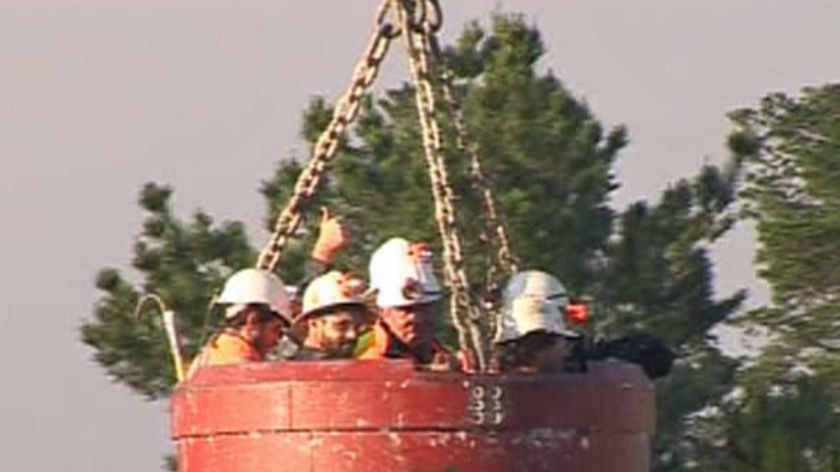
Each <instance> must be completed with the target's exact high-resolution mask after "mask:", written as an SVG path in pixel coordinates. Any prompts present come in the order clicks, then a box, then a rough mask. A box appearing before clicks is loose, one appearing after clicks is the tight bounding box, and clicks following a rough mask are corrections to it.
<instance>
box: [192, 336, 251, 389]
mask: <svg viewBox="0 0 840 472" xmlns="http://www.w3.org/2000/svg"><path fill="white" fill-rule="evenodd" d="M261 360H263V357H262V356H261V355H260V354H259V352H257V350H256V349H254V346H252V345H251V343H250V342H249V341H248V340H247V339H245V338H243V337H242V335H241V334H239V333H237V332H236V331H233V330H225V331H222V332H221V333H219V334H218V335H216V336H214V337H213V339H211V340H210V342H209V343H207V345H206V346H204V348H203V349H202V350H201V352H199V353H198V356H196V358H195V359H194V360H193V362H192V365H190V370H189V371H188V372H187V378H189V377H191V376H192V375H193V374H194V373H195V371H196V370H198V369H199V368H201V367H205V366H212V365H226V364H241V363H244V362H259V361H261Z"/></svg>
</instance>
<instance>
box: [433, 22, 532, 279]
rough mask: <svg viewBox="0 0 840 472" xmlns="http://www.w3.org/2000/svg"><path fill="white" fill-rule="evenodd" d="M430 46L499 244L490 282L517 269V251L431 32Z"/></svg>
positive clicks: (488, 234)
mask: <svg viewBox="0 0 840 472" xmlns="http://www.w3.org/2000/svg"><path fill="white" fill-rule="evenodd" d="M428 41H429V49H430V51H431V53H432V57H433V59H434V60H435V65H436V66H437V70H438V79H439V82H440V86H441V89H442V90H443V98H444V100H445V101H446V104H447V107H448V108H449V113H450V116H451V117H452V122H453V124H454V126H455V133H456V141H455V143H456V146H457V147H458V150H459V151H461V152H462V153H466V154H468V155H469V157H470V176H471V177H472V183H473V186H474V187H475V189H476V190H477V191H478V192H479V193H480V194H481V197H482V203H483V204H484V217H485V228H484V237H485V239H486V240H487V241H488V242H489V243H490V244H493V245H494V246H495V249H496V258H495V259H494V260H493V261H494V263H493V265H492V266H491V269H490V271H491V272H490V274H488V277H487V279H488V282H489V281H490V280H491V278H492V276H491V274H492V273H493V272H494V271H495V270H501V271H502V272H503V273H505V274H506V275H508V276H512V275H513V274H514V273H516V271H517V267H516V261H515V259H514V257H513V253H512V252H511V250H510V240H509V239H508V234H507V228H506V227H505V225H504V221H503V220H502V219H501V217H500V215H499V212H498V209H497V206H496V198H495V196H494V195H493V190H492V189H491V188H490V185H489V184H488V182H487V177H486V175H485V174H484V169H483V167H482V165H481V159H480V157H479V154H478V146H477V145H476V143H475V142H474V141H473V140H472V137H471V136H470V132H469V128H468V127H467V122H466V120H465V119H464V110H463V107H462V105H461V100H460V99H459V98H458V94H457V91H456V90H455V86H454V78H453V76H452V71H451V70H450V69H449V67H448V66H447V65H446V61H445V58H444V57H443V54H442V53H441V48H440V43H439V42H438V40H437V35H435V34H429V35H428Z"/></svg>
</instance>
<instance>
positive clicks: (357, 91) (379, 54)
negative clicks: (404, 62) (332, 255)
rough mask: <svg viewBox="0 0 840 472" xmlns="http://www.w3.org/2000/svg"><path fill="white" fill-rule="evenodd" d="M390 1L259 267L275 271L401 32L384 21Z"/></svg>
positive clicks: (385, 0)
mask: <svg viewBox="0 0 840 472" xmlns="http://www.w3.org/2000/svg"><path fill="white" fill-rule="evenodd" d="M392 1H393V0H383V2H382V4H381V5H380V7H379V10H378V11H377V14H376V31H374V33H373V34H372V35H371V39H370V41H369V42H368V46H367V49H366V50H365V53H364V55H363V56H362V58H361V59H360V60H359V62H358V63H357V64H356V68H355V70H354V72H353V78H352V80H351V82H350V87H349V88H348V89H347V91H346V92H345V94H344V96H342V97H341V99H340V100H339V101H338V103H337V104H336V107H335V109H334V110H333V117H332V120H331V121H330V123H329V125H327V128H326V129H325V130H324V131H323V132H322V133H321V135H320V136H319V137H318V141H316V143H315V147H314V149H313V152H312V157H311V159H310V160H309V163H308V164H307V166H306V168H305V169H304V170H303V172H301V174H300V176H299V177H298V180H297V182H296V183H295V188H294V191H293V193H292V195H291V197H290V198H289V200H288V202H286V206H285V207H284V208H283V210H282V211H281V212H280V216H279V217H278V218H277V222H276V224H275V226H274V232H273V233H272V235H271V238H270V239H269V241H268V243H267V244H266V246H265V248H264V249H263V250H262V252H261V253H260V257H259V260H258V261H257V267H258V268H261V269H268V270H274V269H275V268H276V267H277V263H278V262H279V261H280V255H281V253H282V252H283V248H284V247H285V245H286V243H287V241H288V240H289V238H290V237H291V236H292V235H294V233H295V231H297V229H298V227H299V226H300V222H301V218H302V212H303V210H304V209H305V208H306V206H307V205H308V204H309V202H311V201H312V197H313V196H314V195H315V192H316V191H317V190H318V187H319V185H320V183H321V180H322V178H323V174H324V171H325V170H326V168H327V165H328V164H329V163H330V162H331V161H332V159H333V158H334V156H335V152H336V150H337V149H338V146H339V143H340V140H341V137H342V136H343V135H344V132H345V131H346V129H347V126H348V125H349V124H350V123H352V122H353V120H354V119H355V118H356V116H357V115H358V114H359V108H360V107H361V103H362V97H363V96H364V95H365V93H366V92H367V91H368V90H369V89H370V87H371V85H372V84H373V82H374V81H375V80H376V77H377V76H378V75H379V69H380V66H381V64H382V60H383V59H384V58H385V55H386V54H387V53H388V49H389V47H390V44H391V40H393V39H394V38H395V37H397V36H399V35H400V33H401V30H400V29H399V28H398V27H395V26H394V25H393V24H392V23H390V22H389V21H388V20H387V17H388V14H389V12H390V11H391V7H392V6H393V4H392Z"/></svg>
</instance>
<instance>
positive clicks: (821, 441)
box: [729, 85, 840, 471]
mask: <svg viewBox="0 0 840 472" xmlns="http://www.w3.org/2000/svg"><path fill="white" fill-rule="evenodd" d="M730 118H731V119H732V121H733V123H734V124H735V129H734V131H733V132H732V134H731V136H730V139H729V143H730V147H731V149H732V151H733V152H734V153H735V154H736V155H737V156H738V157H739V159H741V160H742V161H743V162H744V167H745V169H746V182H745V184H744V188H743V198H744V205H745V209H744V215H745V216H746V217H747V218H750V219H752V220H753V221H754V222H755V224H756V228H757V230H758V240H759V250H758V255H757V262H758V265H759V274H760V276H761V277H762V278H763V279H765V280H766V281H767V282H768V283H769V285H770V287H771V295H772V302H771V303H770V305H769V306H766V307H762V308H760V309H757V310H754V311H752V312H750V313H749V314H748V316H746V317H745V318H744V320H743V321H742V322H743V323H744V324H746V325H758V326H761V327H763V328H765V329H766V330H767V331H768V332H769V335H770V337H771V339H772V342H771V344H770V345H769V347H768V348H767V349H765V351H764V352H763V353H762V355H761V356H760V357H759V359H758V360H757V362H755V364H754V365H752V366H751V367H750V368H749V369H746V370H745V371H744V372H743V373H742V374H741V376H740V377H741V379H740V381H741V383H742V384H743V385H745V387H746V391H747V392H748V396H747V400H746V406H745V407H744V408H743V410H741V411H738V412H737V414H736V415H735V416H734V418H735V421H734V423H733V428H734V430H733V432H732V436H731V442H732V444H733V447H734V448H735V449H734V450H735V452H736V455H737V457H738V459H739V460H740V464H741V465H740V468H737V469H736V470H739V471H740V470H750V471H752V470H756V471H758V470H761V471H764V470H766V471H770V470H792V471H837V470H840V461H838V449H840V438H838V436H837V434H836V431H837V430H838V428H837V411H838V408H840V396H838V394H837V392H838V391H840V367H838V366H840V324H838V323H837V319H838V315H840V298H838V296H840V85H826V86H823V87H819V88H806V89H804V90H803V93H802V94H801V96H799V97H790V96H787V95H784V94H772V95H769V96H767V97H765V98H764V99H763V100H762V101H761V103H760V104H759V106H758V107H757V108H756V109H743V110H738V111H735V112H733V113H732V114H731V115H730ZM768 391H770V392H776V393H773V394H768V393H767V392H768Z"/></svg>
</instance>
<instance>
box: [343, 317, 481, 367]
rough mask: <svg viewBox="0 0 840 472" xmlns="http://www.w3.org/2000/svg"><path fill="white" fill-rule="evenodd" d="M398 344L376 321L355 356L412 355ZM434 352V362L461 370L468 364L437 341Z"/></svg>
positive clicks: (378, 357)
mask: <svg viewBox="0 0 840 472" xmlns="http://www.w3.org/2000/svg"><path fill="white" fill-rule="evenodd" d="M397 344H398V341H396V340H395V339H394V338H393V335H391V333H389V332H388V330H387V329H386V328H385V327H384V326H382V324H381V323H376V324H375V325H373V329H371V330H370V331H369V332H367V333H365V334H364V335H363V336H362V337H360V338H359V341H358V343H357V345H356V351H355V352H354V353H353V357H354V358H356V359H361V360H365V359H368V360H369V359H399V358H409V357H411V356H410V354H408V353H407V352H402V351H401V350H400V349H398V348H397V347H398V346H397ZM432 354H433V356H434V361H433V362H434V363H437V364H440V363H446V364H449V365H452V366H453V367H454V366H457V368H460V369H461V370H465V367H467V365H468V364H467V363H466V362H464V361H463V360H462V359H460V356H457V355H455V354H453V353H452V352H450V351H449V350H448V349H446V348H445V347H443V346H442V345H441V344H440V343H439V342H437V341H434V342H433V344H432Z"/></svg>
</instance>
